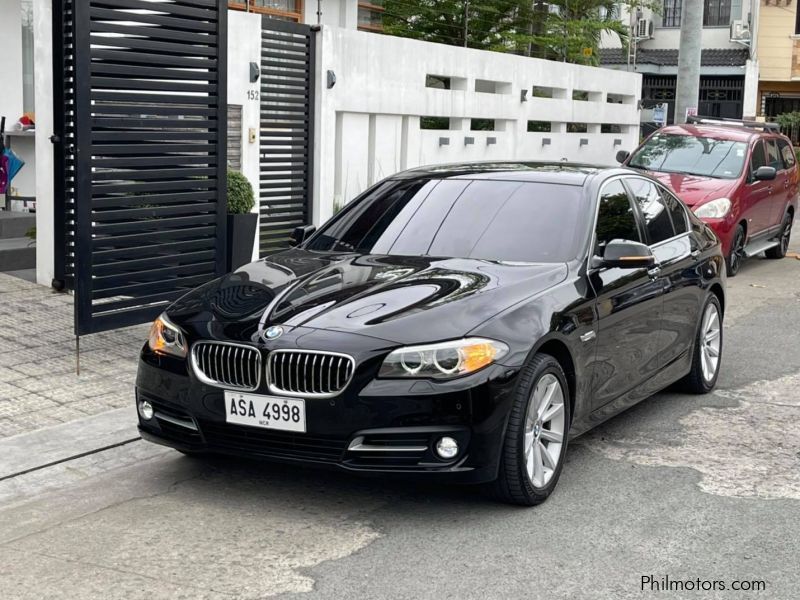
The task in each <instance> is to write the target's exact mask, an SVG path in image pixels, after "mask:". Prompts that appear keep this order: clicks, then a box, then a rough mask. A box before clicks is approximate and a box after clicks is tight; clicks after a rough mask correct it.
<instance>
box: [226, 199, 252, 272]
mask: <svg viewBox="0 0 800 600" xmlns="http://www.w3.org/2000/svg"><path fill="white" fill-rule="evenodd" d="M257 225H258V215H257V214H256V213H247V214H245V215H228V273H230V272H231V271H235V270H236V269H238V268H239V267H241V266H242V265H246V264H247V263H249V262H251V261H252V260H253V242H254V240H255V236H256V226H257Z"/></svg>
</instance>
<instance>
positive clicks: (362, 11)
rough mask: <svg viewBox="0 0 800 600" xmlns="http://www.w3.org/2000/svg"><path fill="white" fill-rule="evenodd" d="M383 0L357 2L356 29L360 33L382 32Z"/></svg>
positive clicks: (360, 0) (361, 0)
mask: <svg viewBox="0 0 800 600" xmlns="http://www.w3.org/2000/svg"><path fill="white" fill-rule="evenodd" d="M383 2H384V0H359V3H358V28H359V29H361V30H362V31H383V11H384V10H385V9H384V6H383Z"/></svg>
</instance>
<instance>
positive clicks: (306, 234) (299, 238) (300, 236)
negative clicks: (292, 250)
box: [292, 225, 317, 246]
mask: <svg viewBox="0 0 800 600" xmlns="http://www.w3.org/2000/svg"><path fill="white" fill-rule="evenodd" d="M316 230H317V228H316V227H314V226H313V225H302V226H301V227H295V228H294V231H293V232H292V246H299V245H300V244H302V243H303V242H305V241H306V240H307V239H308V238H310V237H311V235H312V234H313V233H314V232H315V231H316Z"/></svg>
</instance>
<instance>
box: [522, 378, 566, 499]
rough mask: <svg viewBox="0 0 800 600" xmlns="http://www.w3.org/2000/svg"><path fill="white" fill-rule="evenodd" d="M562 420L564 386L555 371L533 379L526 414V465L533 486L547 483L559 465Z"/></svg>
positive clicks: (561, 443)
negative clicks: (533, 382)
mask: <svg viewBox="0 0 800 600" xmlns="http://www.w3.org/2000/svg"><path fill="white" fill-rule="evenodd" d="M565 424H566V419H565V414H564V390H563V389H562V388H561V383H560V381H559V380H558V378H557V377H556V376H555V375H553V374H551V373H546V374H545V375H543V376H542V377H541V378H540V379H539V381H538V382H537V383H536V386H535V387H534V389H533V393H532V394H531V398H530V401H529V402H528V410H527V413H526V415H525V442H524V448H523V450H524V456H525V467H526V471H527V473H528V479H529V480H530V482H531V484H533V486H534V487H536V488H542V487H544V486H546V485H547V483H548V482H549V481H550V479H551V478H552V477H553V473H555V471H556V468H557V467H558V461H559V460H560V458H561V447H562V445H563V443H564V430H565Z"/></svg>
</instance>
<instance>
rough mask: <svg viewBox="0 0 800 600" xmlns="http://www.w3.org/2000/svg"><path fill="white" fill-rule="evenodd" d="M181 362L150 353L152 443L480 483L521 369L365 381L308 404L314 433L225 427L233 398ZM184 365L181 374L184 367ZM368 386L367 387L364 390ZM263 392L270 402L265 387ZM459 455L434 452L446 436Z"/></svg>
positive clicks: (145, 375) (146, 356)
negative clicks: (453, 377) (453, 378)
mask: <svg viewBox="0 0 800 600" xmlns="http://www.w3.org/2000/svg"><path fill="white" fill-rule="evenodd" d="M175 362H176V361H171V360H170V359H163V358H159V357H157V356H154V355H152V354H150V353H149V352H148V351H147V350H146V349H145V350H144V351H143V353H142V358H141V360H140V363H139V373H138V376H137V385H136V397H137V402H138V400H147V401H149V402H150V403H151V404H152V405H153V407H154V410H155V414H154V416H153V418H151V419H149V420H144V419H143V418H142V417H141V416H139V431H140V433H141V435H142V437H143V438H144V439H146V440H148V441H151V442H155V443H159V444H163V445H166V446H170V447H173V448H176V449H178V450H182V451H184V452H190V453H204V452H209V453H215V454H227V455H234V456H242V457H249V458H260V459H266V460H270V461H278V462H285V463H295V464H305V465H312V466H319V467H328V468H334V469H341V470H345V471H349V472H356V473H361V474H366V475H383V476H406V477H432V478H436V479H443V480H446V481H451V482H457V483H480V482H485V481H491V480H493V479H495V477H496V476H497V469H498V461H499V456H500V450H501V448H502V442H503V435H504V433H505V426H506V421H507V416H508V413H509V411H510V403H511V391H512V389H513V386H514V382H515V379H516V371H514V370H509V369H507V368H505V367H502V366H499V365H497V366H493V367H490V368H488V369H486V370H485V371H484V372H480V373H476V374H475V375H473V376H470V377H467V378H463V379H460V380H456V381H451V382H446V383H445V382H441V383H438V382H437V383H431V382H427V381H379V380H373V381H369V382H366V383H365V382H363V381H361V382H359V381H358V379H357V378H356V379H355V380H354V381H353V383H352V384H351V385H350V386H349V388H348V389H346V390H345V391H344V392H343V393H342V394H340V395H339V396H336V397H334V398H325V399H317V398H310V399H308V400H307V401H306V425H307V432H306V433H294V432H286V431H277V430H272V429H264V428H258V427H250V426H245V425H235V424H230V423H227V422H226V421H225V409H224V390H223V389H220V388H218V387H215V386H210V385H206V384H204V383H202V382H201V381H199V380H198V379H197V378H196V377H195V376H194V374H193V373H192V372H191V371H185V369H184V371H183V372H181V368H180V366H179V365H176V364H175ZM176 367H177V368H176ZM359 388H360V389H359ZM256 393H261V394H269V392H268V391H266V390H262V389H259V390H258V391H257V392H256ZM445 435H446V436H449V437H452V438H454V439H456V440H457V442H458V445H459V453H458V455H457V456H456V457H455V458H454V459H452V460H442V459H440V458H438V457H437V455H436V454H435V453H434V451H433V447H434V445H435V443H436V441H437V440H438V439H439V438H440V437H442V436H445Z"/></svg>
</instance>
